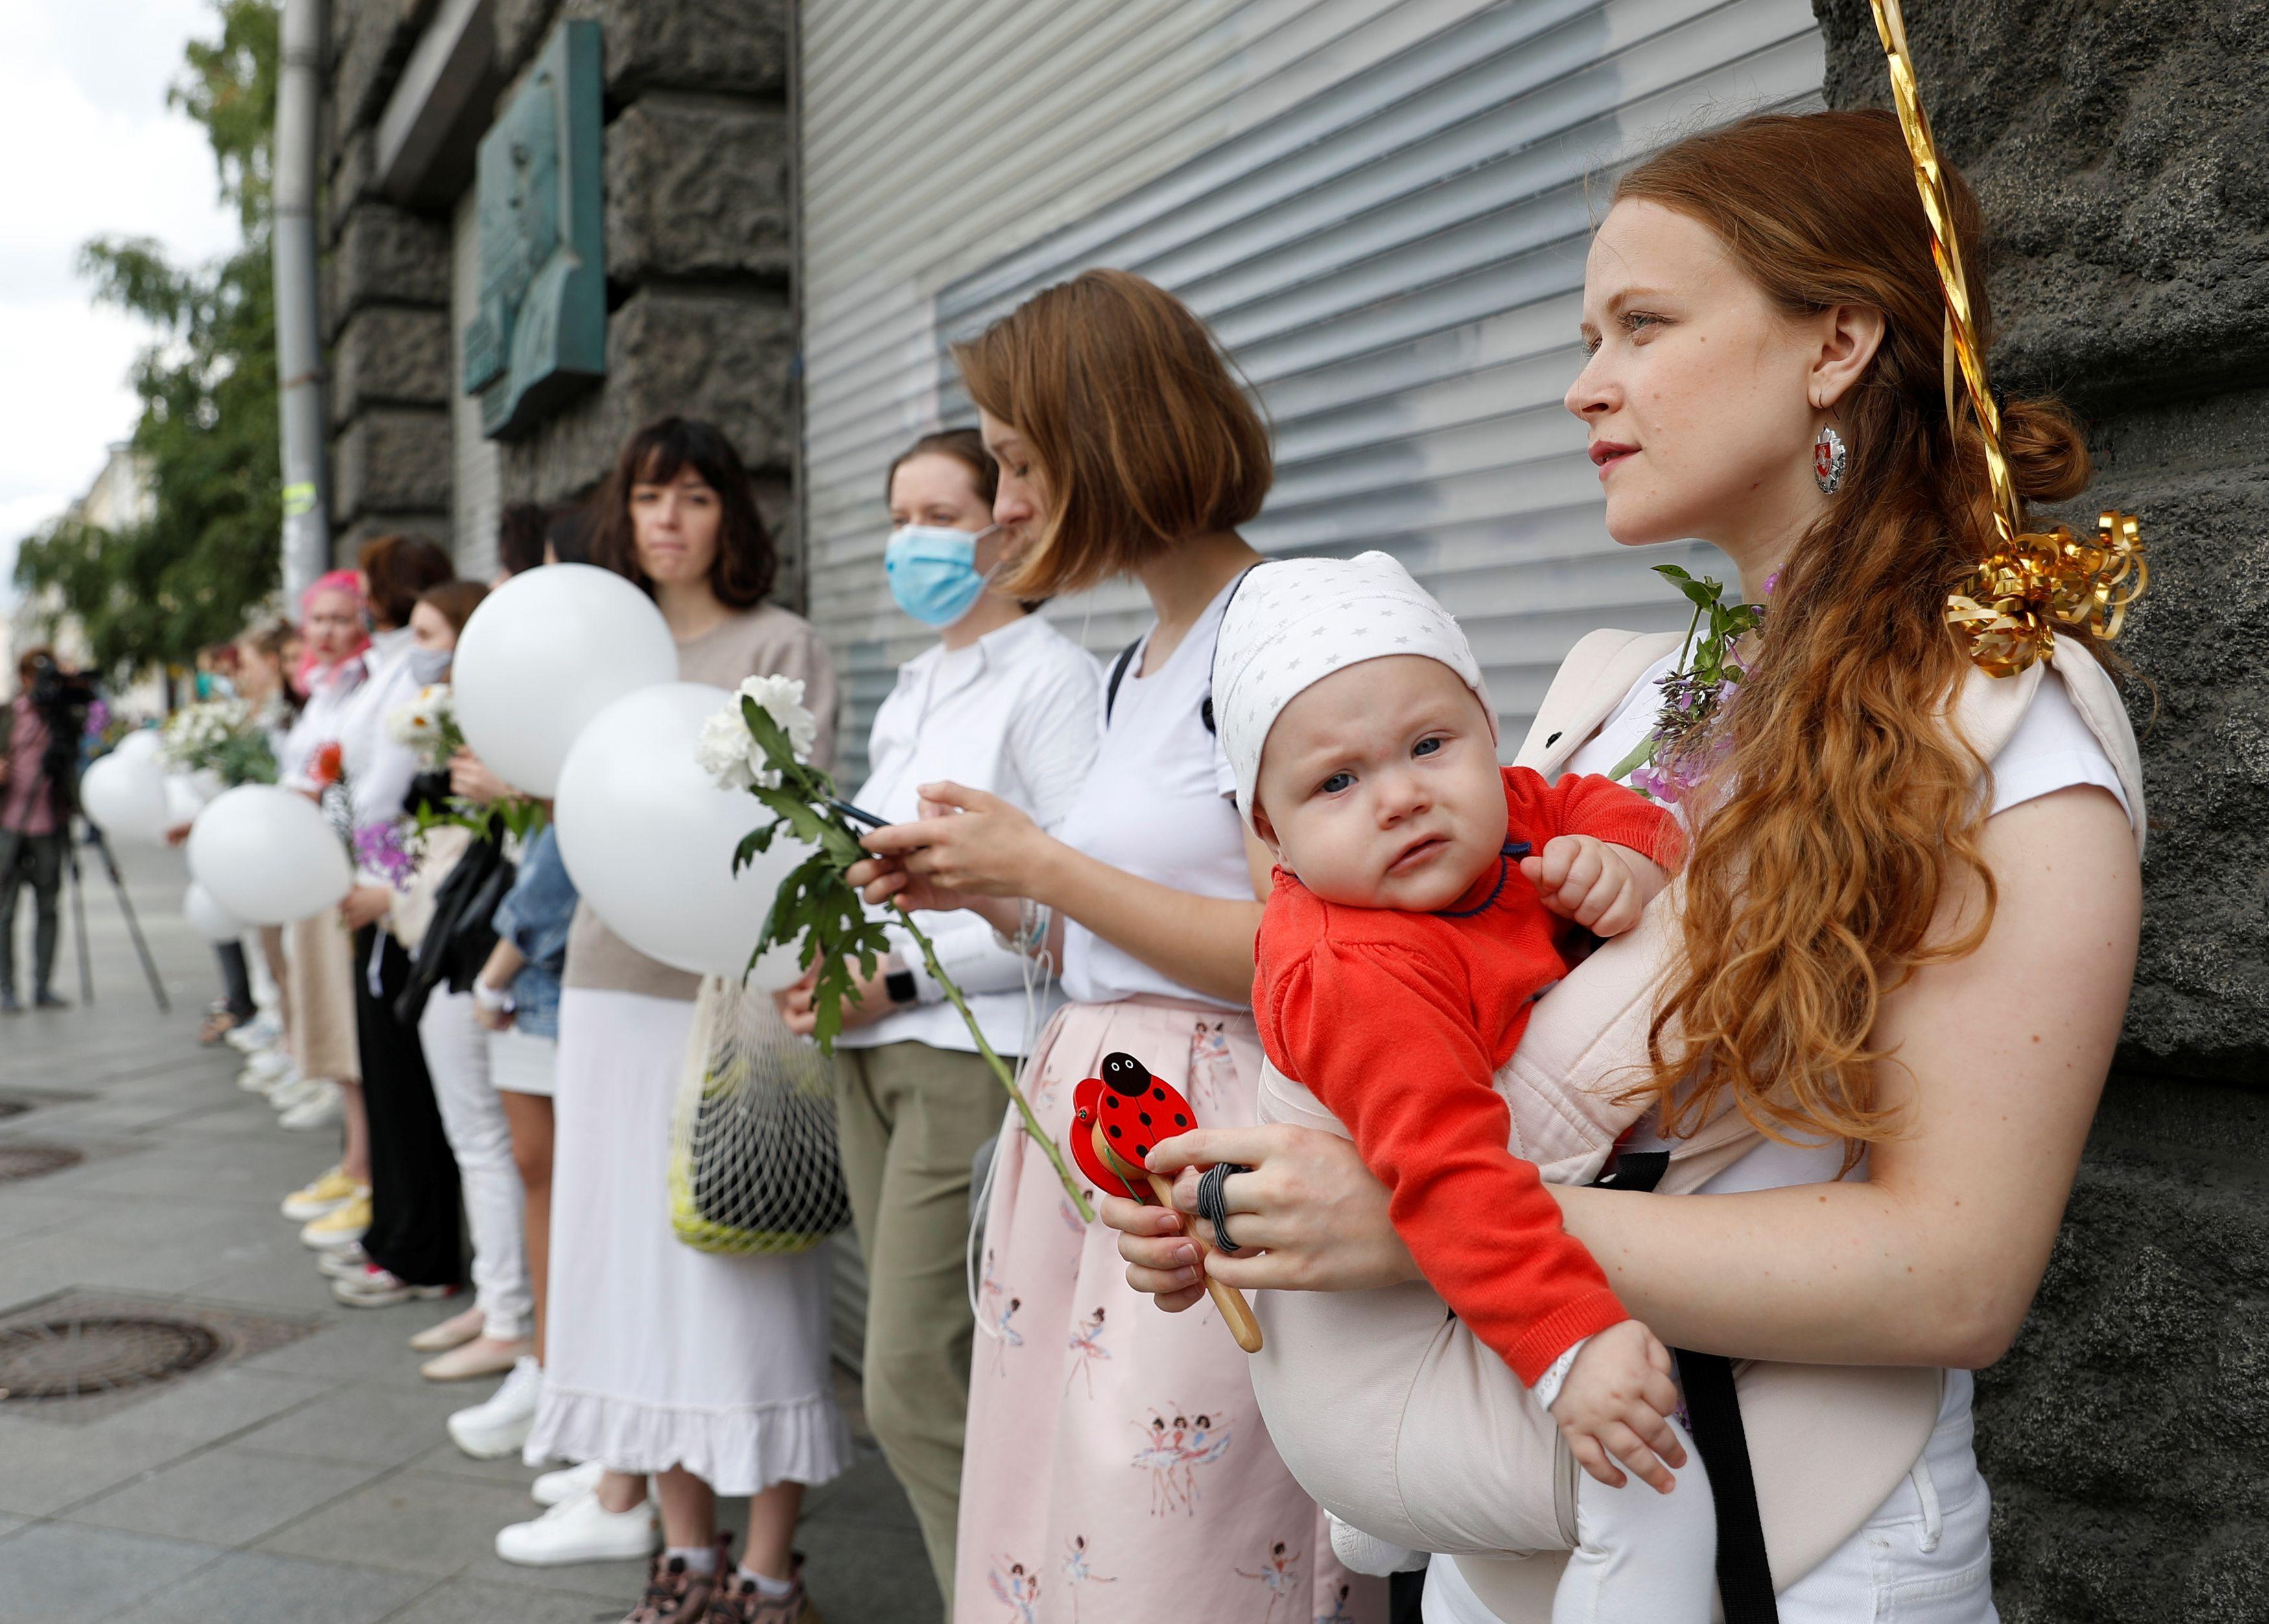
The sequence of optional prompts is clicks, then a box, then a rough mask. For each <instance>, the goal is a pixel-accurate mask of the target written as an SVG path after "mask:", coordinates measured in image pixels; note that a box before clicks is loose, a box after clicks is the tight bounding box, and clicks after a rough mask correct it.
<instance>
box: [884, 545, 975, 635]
mask: <svg viewBox="0 0 2269 1624" xmlns="http://www.w3.org/2000/svg"><path fill="white" fill-rule="evenodd" d="M999 528H1001V527H1000V526H998V525H988V526H987V527H986V528H984V529H982V530H951V529H947V528H944V527H943V526H940V525H927V524H909V525H901V526H899V527H898V528H897V529H895V530H893V531H891V543H890V545H889V546H888V547H886V548H884V549H883V569H884V570H885V571H887V572H889V574H890V578H891V596H892V597H894V598H896V599H897V600H898V607H899V608H900V609H904V610H905V612H906V613H907V614H909V615H911V616H913V617H914V618H915V619H916V620H919V621H920V622H921V623H922V624H924V625H926V626H950V625H951V624H953V623H954V622H955V621H957V620H959V619H960V618H961V617H962V616H964V615H966V614H967V613H969V611H970V609H971V607H972V605H974V604H975V603H976V602H977V600H978V599H979V597H980V596H981V595H983V594H984V591H985V579H986V578H985V576H984V575H983V574H981V573H979V571H978V568H977V543H978V542H979V541H980V540H981V539H982V538H984V537H986V536H987V535H992V534H993V532H994V531H995V530H997V529H999Z"/></svg>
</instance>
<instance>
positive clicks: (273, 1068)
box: [244, 1049, 292, 1077]
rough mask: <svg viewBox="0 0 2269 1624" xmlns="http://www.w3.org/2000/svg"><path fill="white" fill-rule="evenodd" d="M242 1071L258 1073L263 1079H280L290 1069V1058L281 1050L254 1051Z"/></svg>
mask: <svg viewBox="0 0 2269 1624" xmlns="http://www.w3.org/2000/svg"><path fill="white" fill-rule="evenodd" d="M244 1069H245V1070H247V1071H248V1072H258V1073H259V1074H261V1075H262V1076H263V1077H281V1076H282V1075H284V1074H285V1073H286V1072H288V1071H290V1070H291V1069H292V1057H291V1056H290V1055H288V1054H286V1053H285V1052H284V1051H283V1050H281V1049H255V1050H254V1051H253V1052H252V1058H251V1059H248V1060H247V1061H246V1062H245V1063H244Z"/></svg>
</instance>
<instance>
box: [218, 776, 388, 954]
mask: <svg viewBox="0 0 2269 1624" xmlns="http://www.w3.org/2000/svg"><path fill="white" fill-rule="evenodd" d="M189 874H190V875H191V876H192V877H193V878H194V879H195V880H196V882H197V883H198V884H200V885H202V886H203V887H204V888H205V890H208V891H209V892H211V894H212V898H213V900H214V901H215V902H216V903H218V904H220V906H221V907H222V909H224V910H225V912H228V913H230V914H232V915H233V916H234V917H235V918H236V919H240V920H242V921H243V922H244V923H245V924H248V925H289V924H291V923H292V921H293V920H295V919H306V918H307V917H308V916H309V915H310V914H315V913H321V912H322V911H323V910H324V909H326V908H328V907H329V906H330V905H331V904H334V903H336V902H337V901H338V900H339V899H340V898H341V897H344V896H345V895H346V894H347V889H348V888H349V887H350V886H351V885H352V884H353V883H354V868H353V866H352V865H351V864H350V863H349V862H348V861H347V852H346V846H345V845H344V843H343V842H342V841H341V840H340V839H339V838H338V836H337V834H336V833H335V832H334V831H333V830H332V828H331V826H330V823H329V822H328V821H327V820H326V819H325V818H324V816H323V815H322V813H321V812H319V811H317V810H316V809H315V803H314V801H310V800H308V799H307V797H306V796H305V795H299V794H293V793H292V791H290V790H288V789H279V788H277V786H275V785H273V784H240V785H238V786H236V787H235V788H234V789H232V790H228V791H225V792H224V793H223V794H220V795H218V797H216V798H215V799H214V801H213V802H212V804H211V805H210V806H208V807H207V808H205V809H204V810H203V812H201V813H199V814H198V815H197V821H196V827H195V828H193V829H192V830H190V831H189Z"/></svg>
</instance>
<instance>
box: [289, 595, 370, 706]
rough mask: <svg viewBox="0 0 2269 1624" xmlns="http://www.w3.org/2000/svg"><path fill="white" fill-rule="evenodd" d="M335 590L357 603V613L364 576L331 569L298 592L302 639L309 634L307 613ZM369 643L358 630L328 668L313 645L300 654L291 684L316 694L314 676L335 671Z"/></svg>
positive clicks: (360, 603) (300, 689) (302, 691)
mask: <svg viewBox="0 0 2269 1624" xmlns="http://www.w3.org/2000/svg"><path fill="white" fill-rule="evenodd" d="M333 592H336V593H344V594H345V595H346V598H347V601H348V602H351V603H352V604H353V605H354V606H355V609H356V610H357V611H358V612H359V611H360V610H361V609H362V577H361V576H359V575H358V574H356V573H355V572H353V571H352V570H332V571H330V572H328V573H326V574H322V575H319V576H317V577H316V578H315V583H314V586H312V587H308V588H307V591H305V592H303V593H301V594H299V628H300V636H301V638H302V639H305V637H306V635H307V616H308V614H309V613H310V612H311V611H312V610H313V609H314V607H315V600H316V599H317V598H319V597H321V596H322V595H323V594H326V593H333ZM369 646H370V639H369V638H368V637H367V636H366V635H364V634H363V633H362V632H361V631H357V632H356V633H355V642H354V646H353V647H352V648H351V649H349V650H348V651H347V652H346V653H344V654H342V655H341V656H340V657H339V658H338V659H337V660H336V661H333V662H332V663H331V664H330V665H329V666H328V667H326V666H325V665H324V664H323V662H322V660H321V659H320V658H318V657H317V655H316V653H315V651H314V649H313V648H312V647H310V648H307V649H306V650H305V652H303V653H301V654H300V656H299V669H298V670H297V671H294V672H293V673H292V686H293V687H295V688H297V689H298V690H299V691H300V692H301V693H303V694H307V693H313V692H314V682H315V678H316V676H317V675H319V674H322V673H323V672H326V671H335V670H336V669H337V668H339V667H340V666H343V665H344V664H346V663H347V661H350V660H352V659H354V658H355V657H356V656H358V654H360V653H362V651H363V650H365V649H366V648H368V647H369Z"/></svg>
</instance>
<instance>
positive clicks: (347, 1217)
mask: <svg viewBox="0 0 2269 1624" xmlns="http://www.w3.org/2000/svg"><path fill="white" fill-rule="evenodd" d="M369 1228H370V1195H369V1192H367V1191H366V1192H364V1193H362V1194H360V1195H358V1196H354V1197H352V1198H351V1199H350V1200H347V1201H346V1202H345V1203H344V1205H342V1206H340V1207H336V1208H335V1209H334V1210H333V1211H331V1212H329V1213H326V1214H324V1215H323V1216H322V1217H321V1218H318V1219H316V1220H315V1221H314V1222H312V1223H310V1224H308V1225H307V1228H305V1229H301V1230H300V1231H299V1244H301V1245H303V1246H312V1247H314V1249H315V1250H316V1251H339V1250H341V1249H342V1248H344V1247H348V1246H352V1245H354V1244H356V1243H357V1242H358V1241H360V1240H361V1239H362V1237H363V1234H364V1232H365V1231H366V1230H367V1229H369Z"/></svg>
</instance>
